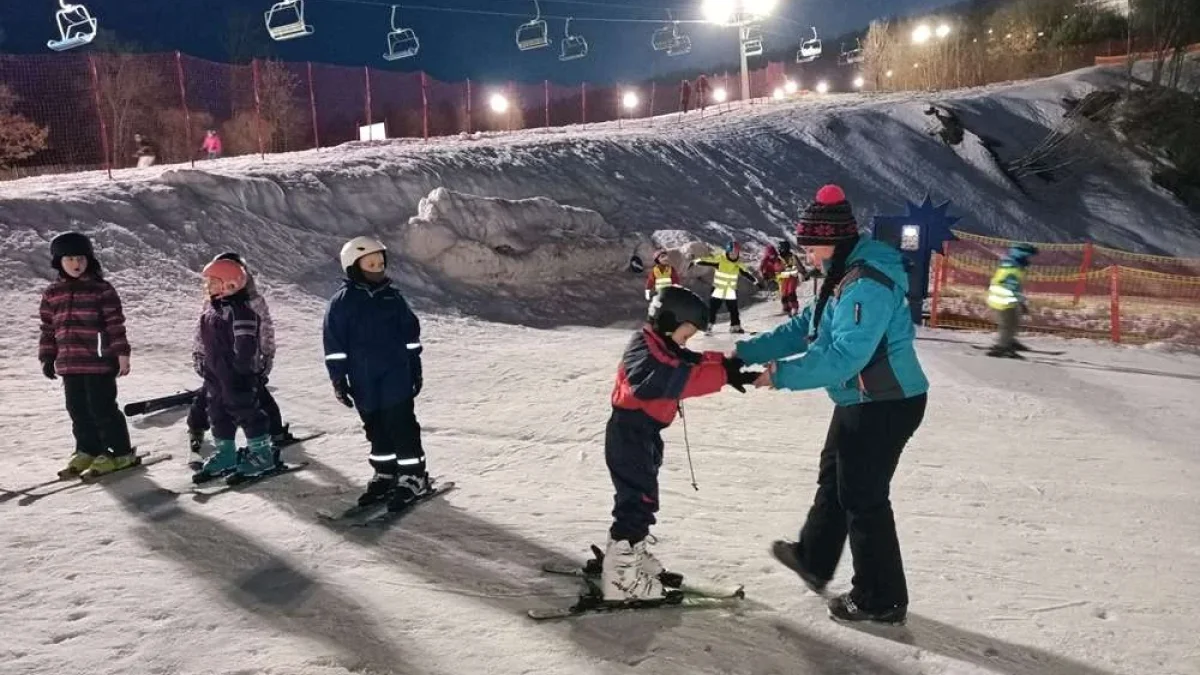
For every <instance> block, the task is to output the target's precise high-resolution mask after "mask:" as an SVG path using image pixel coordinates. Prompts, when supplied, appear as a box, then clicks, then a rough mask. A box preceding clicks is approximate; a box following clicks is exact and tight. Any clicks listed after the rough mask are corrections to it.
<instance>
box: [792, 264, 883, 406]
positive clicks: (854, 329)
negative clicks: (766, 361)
mask: <svg viewBox="0 0 1200 675" xmlns="http://www.w3.org/2000/svg"><path fill="white" fill-rule="evenodd" d="M895 302H896V301H895V299H894V297H893V295H892V290H891V289H889V288H887V287H885V286H884V285H883V284H880V283H879V282H876V281H872V280H870V279H859V280H858V281H855V282H854V283H852V284H850V285H849V286H847V287H846V288H845V289H843V291H842V297H841V298H840V299H839V300H838V304H837V311H835V312H834V313H833V319H832V321H830V322H829V324H828V325H827V324H822V325H821V331H822V332H824V331H829V335H828V337H824V336H822V339H818V340H817V341H816V342H815V343H813V345H812V346H811V347H810V348H809V350H808V353H807V354H805V355H804V358H801V359H796V360H793V361H782V362H780V363H779V364H777V366H776V369H775V377H774V378H773V380H772V381H773V382H774V384H775V386H776V387H777V388H779V389H817V388H820V387H832V386H836V385H839V384H842V383H843V382H845V381H846V380H849V379H850V378H852V377H854V376H855V375H857V374H858V373H859V372H861V371H862V369H863V368H865V367H866V365H867V362H868V361H870V360H871V356H872V355H873V354H874V353H875V350H876V349H877V348H878V347H879V341H880V340H882V339H883V335H884V333H885V332H886V331H887V327H888V324H889V323H890V322H891V320H892V314H893V312H894V310H895Z"/></svg>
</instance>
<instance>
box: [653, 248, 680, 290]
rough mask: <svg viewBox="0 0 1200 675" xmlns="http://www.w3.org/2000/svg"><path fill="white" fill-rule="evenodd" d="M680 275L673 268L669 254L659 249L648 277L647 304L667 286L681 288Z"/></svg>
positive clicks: (655, 253)
mask: <svg viewBox="0 0 1200 675" xmlns="http://www.w3.org/2000/svg"><path fill="white" fill-rule="evenodd" d="M679 285H680V284H679V273H678V272H676V271H675V268H674V267H672V266H671V261H670V260H669V259H668V258H667V252H666V251H665V250H663V249H661V248H660V249H658V250H657V251H655V252H654V267H651V268H650V273H649V274H647V275H646V302H650V301H651V300H653V299H654V296H655V295H657V294H658V292H659V291H661V290H662V289H664V288H666V287H667V286H679Z"/></svg>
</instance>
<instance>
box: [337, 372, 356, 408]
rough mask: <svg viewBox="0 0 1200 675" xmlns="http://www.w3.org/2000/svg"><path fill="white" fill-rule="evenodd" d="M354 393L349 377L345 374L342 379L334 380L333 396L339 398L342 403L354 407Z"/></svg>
mask: <svg viewBox="0 0 1200 675" xmlns="http://www.w3.org/2000/svg"><path fill="white" fill-rule="evenodd" d="M352 394H353V392H352V391H351V389H350V378H349V377H345V376H343V377H341V378H340V379H337V380H334V381H333V396H334V398H336V399H337V400H338V403H341V404H342V405H344V406H346V407H347V408H353V407H354V399H353V398H352Z"/></svg>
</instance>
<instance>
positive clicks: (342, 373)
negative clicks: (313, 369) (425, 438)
mask: <svg viewBox="0 0 1200 675" xmlns="http://www.w3.org/2000/svg"><path fill="white" fill-rule="evenodd" d="M340 259H341V265H342V270H343V271H344V272H345V274H346V279H345V281H344V282H343V285H342V287H341V288H340V289H339V290H338V291H337V292H336V293H334V295H333V297H332V298H330V300H329V306H328V308H327V309H326V312H325V322H324V336H325V338H324V339H325V366H326V367H327V369H328V370H329V377H330V379H331V380H332V381H333V391H334V396H335V397H336V398H337V400H338V401H339V402H341V403H342V405H345V406H346V407H348V408H357V409H358V414H359V416H360V417H361V418H362V421H363V428H364V429H365V430H366V433H367V440H368V441H369V442H370V443H371V454H370V464H371V467H372V468H373V469H374V471H375V474H374V476H373V477H372V478H371V480H370V482H369V483H367V490H366V492H365V493H364V494H363V495H362V496H360V497H359V499H358V503H359V505H360V506H368V505H370V504H375V503H388V508H389V509H390V510H400V509H403V508H404V507H406V506H407V505H409V504H411V503H412V502H414V501H415V500H417V499H418V498H419V497H421V496H422V495H424V494H425V493H426V492H428V491H429V490H430V482H429V475H428V473H427V469H426V462H425V451H424V450H423V448H422V446H421V425H420V424H418V423H417V418H416V412H415V403H416V397H417V395H419V394H420V393H421V386H422V383H423V375H422V371H421V351H422V350H421V324H420V322H419V321H418V319H417V316H416V315H415V314H413V311H412V310H411V309H410V308H409V306H408V303H407V302H406V301H405V300H404V296H402V295H401V294H400V291H398V290H396V288H394V287H393V286H392V282H391V280H390V279H389V278H388V277H387V247H385V246H384V245H383V244H382V243H381V242H379V241H378V240H376V239H373V238H371V237H355V238H354V239H351V240H350V241H348V242H346V244H345V245H344V246H343V247H342V250H341V254H340Z"/></svg>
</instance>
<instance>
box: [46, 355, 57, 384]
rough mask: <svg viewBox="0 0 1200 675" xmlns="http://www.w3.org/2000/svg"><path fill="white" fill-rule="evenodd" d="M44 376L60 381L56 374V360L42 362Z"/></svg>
mask: <svg viewBox="0 0 1200 675" xmlns="http://www.w3.org/2000/svg"><path fill="white" fill-rule="evenodd" d="M42 374H43V375H45V376H46V379H50V380H55V379H58V375H57V374H56V373H55V372H54V359H47V360H46V361H42Z"/></svg>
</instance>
